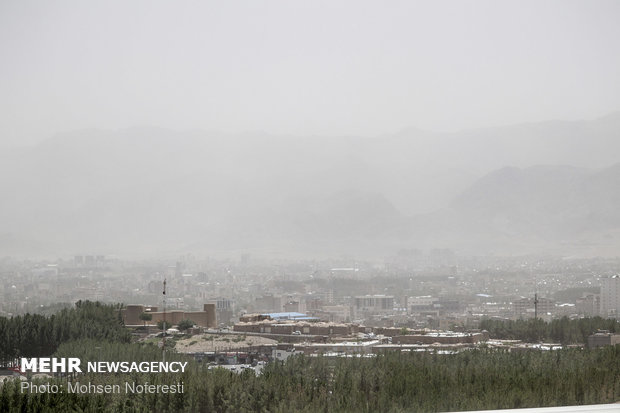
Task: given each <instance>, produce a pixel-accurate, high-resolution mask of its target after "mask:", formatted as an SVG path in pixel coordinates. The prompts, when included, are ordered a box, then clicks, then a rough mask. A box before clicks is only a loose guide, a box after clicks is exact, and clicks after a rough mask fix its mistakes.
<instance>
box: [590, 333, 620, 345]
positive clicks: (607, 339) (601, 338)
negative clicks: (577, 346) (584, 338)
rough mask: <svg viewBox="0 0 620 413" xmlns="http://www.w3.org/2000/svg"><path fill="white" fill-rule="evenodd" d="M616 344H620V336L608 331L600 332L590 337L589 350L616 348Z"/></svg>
mask: <svg viewBox="0 0 620 413" xmlns="http://www.w3.org/2000/svg"><path fill="white" fill-rule="evenodd" d="M616 344H620V334H612V333H610V332H609V331H607V330H599V331H598V332H596V333H594V334H592V335H591V336H588V348H596V347H604V346H615V345H616Z"/></svg>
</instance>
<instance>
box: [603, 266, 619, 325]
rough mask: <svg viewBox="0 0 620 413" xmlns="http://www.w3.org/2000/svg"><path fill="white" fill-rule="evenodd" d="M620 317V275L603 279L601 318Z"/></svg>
mask: <svg viewBox="0 0 620 413" xmlns="http://www.w3.org/2000/svg"><path fill="white" fill-rule="evenodd" d="M619 316H620V275H614V276H613V277H609V278H601V317H603V318H607V317H610V318H618V317H619Z"/></svg>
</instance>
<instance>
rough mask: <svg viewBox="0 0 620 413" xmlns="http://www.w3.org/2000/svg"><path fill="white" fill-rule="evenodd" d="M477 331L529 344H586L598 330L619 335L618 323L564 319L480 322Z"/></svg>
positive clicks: (601, 320) (603, 320)
mask: <svg viewBox="0 0 620 413" xmlns="http://www.w3.org/2000/svg"><path fill="white" fill-rule="evenodd" d="M480 328H481V329H483V330H487V331H488V332H489V334H490V336H491V338H498V339H506V340H522V341H526V342H530V343H536V342H540V341H551V342H555V343H562V344H585V343H587V341H588V336H589V335H591V334H593V333H595V332H596V331H597V330H608V331H610V332H612V333H615V332H620V323H619V322H618V321H616V320H612V319H604V318H601V317H592V318H581V319H578V320H570V319H568V318H567V317H563V318H560V319H555V320H552V321H551V322H545V321H543V320H541V319H533V318H532V319H529V320H516V321H513V320H483V321H481V323H480Z"/></svg>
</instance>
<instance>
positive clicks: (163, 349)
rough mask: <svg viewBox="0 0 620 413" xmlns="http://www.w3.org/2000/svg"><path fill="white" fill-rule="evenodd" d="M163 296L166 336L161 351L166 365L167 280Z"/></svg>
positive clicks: (164, 335)
mask: <svg viewBox="0 0 620 413" xmlns="http://www.w3.org/2000/svg"><path fill="white" fill-rule="evenodd" d="M163 296H164V323H163V326H164V334H163V336H162V340H161V351H162V358H163V361H164V363H165V362H166V279H165V278H164V292H163Z"/></svg>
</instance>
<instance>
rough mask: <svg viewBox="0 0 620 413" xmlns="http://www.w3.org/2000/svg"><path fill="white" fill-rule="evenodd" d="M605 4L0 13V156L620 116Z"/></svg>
mask: <svg viewBox="0 0 620 413" xmlns="http://www.w3.org/2000/svg"><path fill="white" fill-rule="evenodd" d="M619 22H620V2H618V1H593V0H587V1H566V0H562V1H540V0H536V1H496V0H492V1H464V0H459V1H425V2H415V1H402V2H399V1H372V2H370V1H360V0H352V1H334V0H329V1H317V0H308V1H292V0H283V1H257V0H251V1H234V2H233V1H218V2H214V1H212V2H207V1H196V2H193V1H192V2H189V1H154V0H148V1H83V0H80V1H58V0H55V1H47V0H42V1H25V0H15V1H8V0H0V56H1V64H0V76H1V79H2V80H1V82H0V142H1V143H3V144H17V143H32V142H36V141H39V140H42V139H45V138H47V137H50V136H52V135H53V134H55V133H58V132H63V131H67V130H72V129H79V128H91V127H94V128H113V129H114V128H124V127H129V126H133V125H154V126H162V127H169V128H175V129H187V128H200V129H218V130H223V131H230V132H238V131H247V130H263V131H268V132H273V133H286V134H297V135H301V134H321V135H336V134H363V135H371V134H379V133H383V132H394V131H397V130H399V129H402V128H405V127H410V126H415V127H419V128H423V129H430V130H440V131H441V130H456V129H461V128H470V127H479V126H487V125H500V124H507V123H517V122H522V121H537V120H547V119H583V118H594V117H598V116H601V115H604V114H606V113H608V112H611V111H615V110H619V109H620V80H619V79H618V74H619V73H620V24H619Z"/></svg>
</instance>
